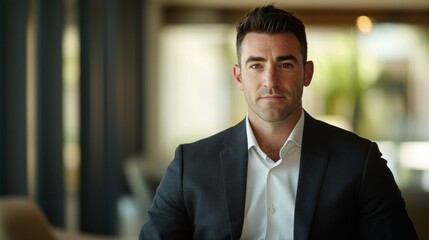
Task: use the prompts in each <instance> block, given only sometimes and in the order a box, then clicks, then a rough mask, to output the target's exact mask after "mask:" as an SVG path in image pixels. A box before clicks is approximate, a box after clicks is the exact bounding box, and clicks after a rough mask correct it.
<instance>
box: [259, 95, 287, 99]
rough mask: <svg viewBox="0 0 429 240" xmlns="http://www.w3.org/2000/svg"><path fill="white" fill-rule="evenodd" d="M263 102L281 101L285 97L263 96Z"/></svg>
mask: <svg viewBox="0 0 429 240" xmlns="http://www.w3.org/2000/svg"><path fill="white" fill-rule="evenodd" d="M261 99H262V100H281V99H284V96H281V95H265V96H261Z"/></svg>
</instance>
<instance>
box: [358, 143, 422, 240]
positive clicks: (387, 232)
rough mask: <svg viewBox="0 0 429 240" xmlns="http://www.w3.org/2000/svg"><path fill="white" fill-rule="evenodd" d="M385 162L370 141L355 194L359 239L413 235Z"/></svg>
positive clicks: (399, 193)
mask: <svg viewBox="0 0 429 240" xmlns="http://www.w3.org/2000/svg"><path fill="white" fill-rule="evenodd" d="M386 163H387V162H386V160H384V159H383V158H381V153H380V151H379V150H378V147H377V145H376V144H375V143H373V144H372V145H371V147H370V149H369V152H368V157H367V160H366V165H365V169H364V172H363V177H362V184H361V190H360V194H359V204H360V219H359V229H360V235H361V239H390V240H393V239H398V240H399V239H401V240H402V239H408V240H413V239H417V235H416V232H415V229H414V226H413V223H412V222H411V220H410V218H409V216H408V214H407V211H406V209H405V202H404V200H403V198H402V196H401V192H400V190H399V188H398V186H397V185H396V182H395V180H394V178H393V175H392V173H391V172H390V170H389V168H388V167H387V165H386Z"/></svg>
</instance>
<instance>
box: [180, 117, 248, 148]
mask: <svg viewBox="0 0 429 240" xmlns="http://www.w3.org/2000/svg"><path fill="white" fill-rule="evenodd" d="M236 140H240V142H246V141H247V140H246V121H245V120H242V121H240V122H239V123H237V124H236V125H234V126H232V127H230V128H227V129H225V130H223V131H221V132H218V133H216V134H214V135H212V136H209V137H207V138H203V139H200V140H198V141H195V142H192V143H186V144H182V145H181V147H182V148H183V150H184V151H187V152H189V151H191V152H206V153H211V152H213V151H219V149H220V148H223V146H225V145H228V143H229V142H230V141H236Z"/></svg>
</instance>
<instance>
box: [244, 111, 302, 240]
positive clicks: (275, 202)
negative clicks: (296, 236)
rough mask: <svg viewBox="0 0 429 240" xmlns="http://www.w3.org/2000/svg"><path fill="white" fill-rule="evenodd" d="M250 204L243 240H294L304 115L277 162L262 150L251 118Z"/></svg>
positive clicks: (248, 126) (248, 200) (248, 139)
mask: <svg viewBox="0 0 429 240" xmlns="http://www.w3.org/2000/svg"><path fill="white" fill-rule="evenodd" d="M246 130H247V145H248V154H249V162H248V169H247V188H246V205H245V212H244V223H243V231H242V235H241V239H252V240H256V239H285V240H288V239H290V240H293V226H294V213H295V199H296V189H297V186H298V175H299V162H300V159H301V143H302V134H303V130H304V112H302V114H301V117H300V119H299V121H298V122H297V124H296V125H295V127H294V129H293V130H292V132H291V134H290V135H289V138H288V139H287V140H286V141H285V143H284V144H283V146H282V148H281V149H280V154H279V156H280V159H279V160H278V161H277V162H274V161H273V160H272V159H270V158H269V157H268V156H267V155H266V154H265V153H264V152H263V151H262V150H261V149H260V148H259V145H258V142H257V141H256V138H255V135H254V134H253V131H252V127H251V126H250V123H249V118H248V117H247V122H246Z"/></svg>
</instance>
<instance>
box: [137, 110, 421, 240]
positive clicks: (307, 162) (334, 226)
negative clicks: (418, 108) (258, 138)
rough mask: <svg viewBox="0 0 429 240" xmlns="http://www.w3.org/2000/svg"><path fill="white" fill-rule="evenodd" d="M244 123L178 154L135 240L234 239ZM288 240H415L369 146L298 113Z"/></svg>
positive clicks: (241, 200) (239, 221) (239, 219)
mask: <svg viewBox="0 0 429 240" xmlns="http://www.w3.org/2000/svg"><path fill="white" fill-rule="evenodd" d="M247 160H248V153H247V138H246V123H245V121H244V120H243V121H242V122H240V123H239V124H238V125H236V126H234V127H232V128H229V129H227V130H225V131H223V132H220V133H218V134H216V135H214V136H212V137H209V138H206V139H203V140H200V141H198V142H195V143H191V144H185V145H181V146H179V147H178V148H177V150H176V154H175V158H174V160H173V161H172V162H171V164H170V166H169V167H168V169H167V171H166V173H165V175H164V177H163V179H162V181H161V183H160V185H159V187H158V189H157V192H156V195H155V197H154V200H153V204H152V206H151V208H150V209H149V211H148V214H149V221H148V222H147V223H146V224H145V225H144V226H143V227H142V230H141V232H140V239H151V240H152V239H239V238H240V235H241V231H242V227H243V218H244V206H245V198H246V176H247ZM294 239H295V240H304V239H330V240H332V239H343V240H344V239H347V240H349V239H382V240H387V239H401V240H405V239H406V240H411V239H417V236H416V233H415V230H414V227H413V224H412V222H411V220H410V219H409V217H408V215H407V212H406V210H405V204H404V201H403V199H402V197H401V194H400V191H399V189H398V187H397V185H396V183H395V181H394V179H393V176H392V174H391V172H390V171H389V169H388V168H387V166H386V161H385V160H384V159H382V158H381V153H380V152H379V150H378V147H377V145H376V144H375V143H373V142H371V141H369V140H367V139H364V138H361V137H359V136H357V135H355V134H353V133H350V132H348V131H345V130H342V129H339V128H337V127H334V126H331V125H328V124H326V123H324V122H321V121H318V120H315V119H314V118H312V117H311V116H310V115H309V114H307V113H305V123H304V133H303V142H302V152H301V163H300V170H299V179H298V190H297V196H296V206H295V222H294Z"/></svg>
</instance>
